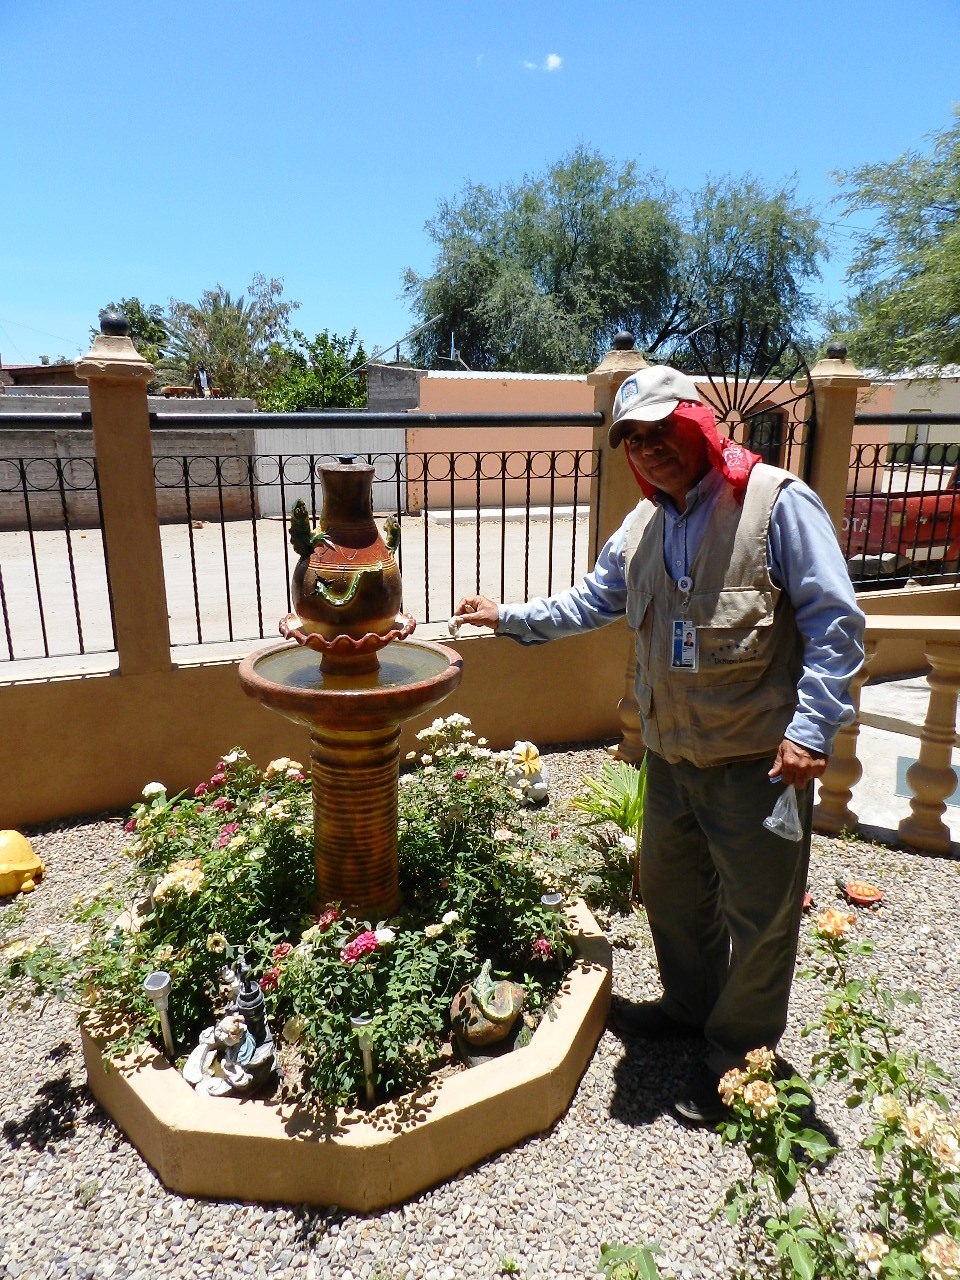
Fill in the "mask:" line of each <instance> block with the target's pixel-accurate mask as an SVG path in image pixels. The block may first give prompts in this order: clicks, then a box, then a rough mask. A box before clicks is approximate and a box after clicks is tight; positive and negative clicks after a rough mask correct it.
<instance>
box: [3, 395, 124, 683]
mask: <svg viewBox="0 0 960 1280" xmlns="http://www.w3.org/2000/svg"><path fill="white" fill-rule="evenodd" d="M64 416H66V415H64ZM70 416H71V417H72V416H74V415H70ZM0 504H2V508H3V511H4V515H5V519H4V525H5V528H4V529H3V531H0V615H2V618H3V648H2V652H0V661H8V662H12V661H14V660H15V659H17V658H49V657H51V656H56V655H83V654H88V653H104V652H111V651H112V650H114V649H116V633H115V626H114V610H113V599H112V596H111V592H110V578H109V574H108V573H107V548H106V544H105V542H104V538H103V508H102V504H101V498H100V485H99V478H98V475H97V464H96V459H95V458H92V457H87V458H84V457H73V458H66V459H64V458H5V457H0ZM78 506H79V507H82V508H84V509H85V511H86V518H84V519H83V521H82V524H83V525H84V528H83V529H81V528H79V527H77V520H76V513H77V510H78Z"/></svg>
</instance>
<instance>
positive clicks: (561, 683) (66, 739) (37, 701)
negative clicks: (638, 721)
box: [0, 622, 628, 828]
mask: <svg viewBox="0 0 960 1280" xmlns="http://www.w3.org/2000/svg"><path fill="white" fill-rule="evenodd" d="M444 643H448V644H452V645H453V647H455V648H457V649H458V650H459V651H460V653H461V654H462V655H463V659H464V662H463V677H462V680H461V682H460V687H459V688H458V689H457V691H456V692H455V693H454V694H453V695H452V696H451V698H450V699H449V700H448V701H447V702H446V703H444V704H443V705H442V706H441V707H439V708H437V709H436V710H434V711H432V712H431V713H430V714H429V715H427V716H424V717H421V718H420V719H419V720H412V721H410V722H409V723H408V724H407V725H405V726H404V731H403V735H402V738H401V753H402V754H405V753H406V752H407V751H410V750H413V749H414V748H415V747H416V746H417V742H416V737H415V734H416V731H417V730H418V729H420V728H423V727H424V725H425V724H427V723H429V722H430V720H431V719H432V718H433V717H434V716H435V715H449V714H450V712H452V711H459V712H460V713H461V714H462V715H466V716H469V717H470V719H471V720H472V721H473V724H474V728H475V731H476V733H477V734H478V735H480V736H483V737H486V738H488V739H489V740H490V744H491V746H492V747H494V748H495V749H499V748H501V747H510V746H512V745H513V743H514V741H515V740H516V739H517V738H528V739H530V740H531V741H533V742H536V743H537V744H538V745H539V746H540V747H546V746H548V745H551V744H555V743H558V742H573V741H591V740H599V739H603V738H614V737H616V736H617V735H618V733H619V726H618V720H617V700H618V699H619V697H620V695H621V693H622V691H623V671H624V665H625V662H626V656H627V647H628V639H627V633H626V624H625V623H623V622H620V623H617V624H615V625H614V626H612V627H609V628H607V629H606V630H605V631H601V632H594V633H593V634H591V635H585V636H577V637H572V638H570V639H568V640H561V641H556V642H554V643H553V644H549V645H539V646H537V647H536V648H535V649H533V648H525V647H523V646H521V645H518V644H516V643H515V642H513V641H511V640H507V639H504V638H500V637H496V636H491V635H475V636H471V637H461V639H460V640H458V641H456V642H452V641H449V640H446V639H445V640H444ZM574 688H575V689H576V691H577V696H576V697H575V698H571V697H570V696H569V694H570V690H571V689H574ZM0 706H2V708H3V721H4V724H5V725H6V726H8V728H7V732H6V735H5V737H6V741H7V745H8V750H7V752H6V753H5V762H4V768H3V769H2V770H0V827H3V828H6V827H22V826H29V825H31V824H35V823H41V822H48V821H50V820H52V819H55V818H65V817H69V816H72V815H75V814H84V813H96V812H101V811H104V810H109V809H118V808H126V807H127V806H129V805H131V804H133V803H134V802H135V801H136V800H137V799H139V797H140V792H141V790H142V788H143V786H144V784H145V783H147V782H163V783H165V784H166V785H167V787H168V789H169V790H170V792H171V794H172V793H173V792H174V791H179V790H182V789H183V788H184V787H191V788H192V787H193V786H195V785H196V783H197V782H199V781H201V780H202V779H204V778H206V777H208V776H209V775H210V773H211V772H212V770H213V768H214V766H215V765H216V763H217V760H218V759H219V757H220V755H221V754H222V753H223V752H224V751H228V750H230V748H231V747H234V746H242V747H244V748H245V749H246V750H247V751H248V752H249V753H250V755H251V757H252V758H253V760H254V761H255V762H256V763H257V764H258V765H260V766H261V767H263V766H264V765H265V764H267V762H268V761H269V760H271V759H273V758H275V757H277V756H282V755H286V756H291V757H293V758H294V759H297V760H300V761H301V762H303V763H306V762H307V761H308V760H309V752H310V742H309V736H308V733H307V731H306V730H305V729H304V728H303V727H301V726H300V725H297V724H294V723H293V722H291V721H289V720H286V719H284V718H283V716H280V715H277V714H276V713H275V712H272V711H267V710H265V709H264V708H263V707H261V706H260V705H259V704H258V703H256V702H254V701H253V700H252V699H250V698H248V697H247V696H246V695H245V694H244V693H243V691H242V689H241V687H240V681H239V678H238V676H237V663H236V662H219V663H209V662H207V663H200V664H196V665H189V666H174V667H172V668H170V669H169V670H167V671H160V672H152V673H148V674H142V675H129V676H120V675H118V674H111V675H97V676H85V677H77V678H72V679H71V678H65V679H57V680H34V681H8V682H4V683H0ZM12 726H16V732H15V733H11V727H12Z"/></svg>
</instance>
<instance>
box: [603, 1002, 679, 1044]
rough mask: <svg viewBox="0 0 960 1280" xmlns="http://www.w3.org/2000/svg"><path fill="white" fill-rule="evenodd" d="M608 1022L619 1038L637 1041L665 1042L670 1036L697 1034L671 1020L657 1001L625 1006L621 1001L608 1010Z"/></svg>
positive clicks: (673, 1019) (674, 1019)
mask: <svg viewBox="0 0 960 1280" xmlns="http://www.w3.org/2000/svg"><path fill="white" fill-rule="evenodd" d="M610 1021H611V1022H612V1023H613V1025H614V1027H615V1028H616V1030H617V1031H618V1032H619V1034H620V1036H621V1037H626V1038H627V1039H638V1040H665V1039H667V1038H669V1037H670V1036H692V1035H696V1034H697V1032H696V1030H695V1029H694V1028H693V1027H688V1026H686V1025H685V1024H684V1023H682V1022H678V1021H677V1020H676V1018H671V1017H670V1014H669V1013H667V1011H666V1009H664V1007H663V1005H662V1004H661V1003H660V1001H659V1000H648V1001H646V1002H645V1003H644V1004H627V1003H625V1002H624V1001H622V1000H619V1001H617V1003H616V1004H615V1005H614V1006H613V1008H612V1009H611V1010H610Z"/></svg>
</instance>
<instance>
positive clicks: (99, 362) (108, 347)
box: [73, 311, 155, 382]
mask: <svg viewBox="0 0 960 1280" xmlns="http://www.w3.org/2000/svg"><path fill="white" fill-rule="evenodd" d="M73 367H74V369H75V370H76V373H77V377H78V378H82V379H83V381H84V382H90V381H91V379H96V378H109V379H113V380H118V381H123V382H129V381H130V380H131V379H136V380H140V381H143V382H150V381H151V380H152V378H153V377H154V373H155V370H154V367H153V365H152V364H150V363H149V362H148V361H147V360H144V358H143V356H142V355H141V354H140V352H139V351H138V350H137V348H136V347H135V346H134V345H133V342H132V341H131V339H130V326H129V324H128V323H127V321H126V317H124V316H122V315H120V314H119V312H116V311H105V312H104V313H103V314H102V315H101V317H100V332H99V333H98V334H97V336H96V337H95V338H94V340H93V346H92V347H91V348H90V350H89V351H88V352H87V354H86V355H85V356H81V357H80V359H79V360H78V361H77V362H76V364H75V365H74V366H73Z"/></svg>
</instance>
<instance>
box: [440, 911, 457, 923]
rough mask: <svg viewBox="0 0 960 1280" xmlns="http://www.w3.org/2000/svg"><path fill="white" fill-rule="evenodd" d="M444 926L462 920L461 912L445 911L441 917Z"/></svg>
mask: <svg viewBox="0 0 960 1280" xmlns="http://www.w3.org/2000/svg"><path fill="white" fill-rule="evenodd" d="M440 918H441V920H442V921H443V923H444V924H453V923H454V922H455V921H457V920H459V919H460V912H459V911H445V912H444V913H443V915H442V916H441V917H440Z"/></svg>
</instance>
